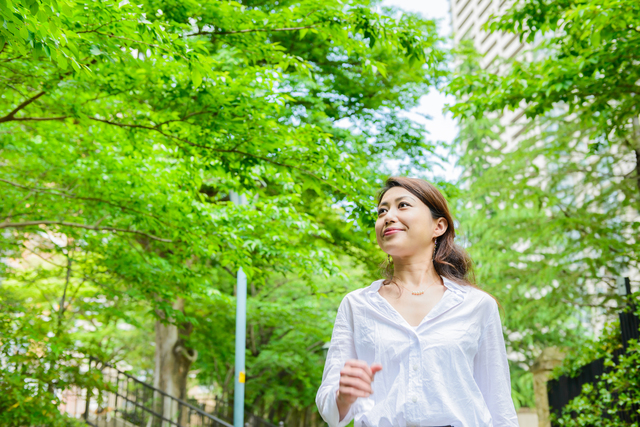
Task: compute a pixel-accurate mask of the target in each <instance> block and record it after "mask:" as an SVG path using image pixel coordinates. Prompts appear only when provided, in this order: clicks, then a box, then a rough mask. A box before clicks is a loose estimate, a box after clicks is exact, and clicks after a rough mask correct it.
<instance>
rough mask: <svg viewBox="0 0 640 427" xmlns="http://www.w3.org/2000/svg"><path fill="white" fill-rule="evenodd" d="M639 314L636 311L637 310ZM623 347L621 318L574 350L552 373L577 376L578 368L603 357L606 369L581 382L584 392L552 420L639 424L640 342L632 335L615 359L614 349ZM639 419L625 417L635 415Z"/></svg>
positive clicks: (579, 424)
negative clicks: (596, 338)
mask: <svg viewBox="0 0 640 427" xmlns="http://www.w3.org/2000/svg"><path fill="white" fill-rule="evenodd" d="M636 314H637V313H636ZM621 348H622V338H621V335H620V323H619V321H615V322H612V323H610V324H608V325H607V327H606V328H605V333H604V334H603V337H602V338H601V339H600V340H599V341H597V342H596V341H594V342H592V343H590V344H589V345H587V346H585V347H583V348H580V349H576V350H574V351H572V352H571V353H570V354H569V355H568V356H567V358H566V359H565V361H564V363H563V364H562V365H561V366H560V367H558V368H557V369H556V370H554V372H553V375H552V377H553V378H557V377H559V376H560V375H568V376H570V377H574V376H576V375H577V374H578V372H579V369H580V368H581V367H582V366H584V365H586V364H588V363H590V362H592V361H594V360H596V359H599V358H604V366H605V369H606V370H607V372H605V373H604V374H602V375H601V376H600V378H599V381H598V382H596V383H593V384H585V385H583V386H582V392H581V393H580V395H578V396H577V397H575V398H574V399H573V400H571V401H570V402H569V404H567V405H566V406H565V407H564V408H562V413H561V414H558V415H552V422H553V423H554V424H555V425H559V426H563V427H565V426H566V427H586V426H594V427H596V426H597V427H622V426H628V427H638V426H639V425H640V421H639V420H640V411H639V409H638V408H640V343H639V342H638V341H637V340H635V339H633V340H630V341H629V343H628V347H627V349H626V351H624V352H623V353H622V354H621V355H620V356H619V357H618V358H617V360H616V357H615V356H614V351H615V350H618V349H621ZM634 418H635V420H636V421H625V419H634Z"/></svg>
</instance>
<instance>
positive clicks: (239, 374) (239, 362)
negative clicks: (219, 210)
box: [229, 191, 247, 427]
mask: <svg viewBox="0 0 640 427" xmlns="http://www.w3.org/2000/svg"><path fill="white" fill-rule="evenodd" d="M229 199H231V202H233V203H235V204H237V205H246V204H247V198H246V197H245V196H244V195H239V194H238V193H236V192H235V191H231V192H230V193H229ZM246 342H247V276H246V275H245V274H244V271H242V267H240V269H239V270H238V276H237V284H236V364H235V375H234V376H235V386H234V392H233V425H234V427H244V382H245V372H244V369H245V367H244V356H245V347H246Z"/></svg>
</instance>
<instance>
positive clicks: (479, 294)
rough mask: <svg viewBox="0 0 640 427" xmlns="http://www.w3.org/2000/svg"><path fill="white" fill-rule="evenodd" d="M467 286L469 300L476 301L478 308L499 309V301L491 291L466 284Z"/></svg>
mask: <svg viewBox="0 0 640 427" xmlns="http://www.w3.org/2000/svg"><path fill="white" fill-rule="evenodd" d="M465 288H466V289H467V299H468V301H469V302H471V303H474V304H475V305H476V306H477V308H479V309H481V310H487V311H493V310H496V311H497V310H498V302H497V301H496V299H495V298H494V297H493V296H492V295H491V294H490V293H488V292H487V291H485V290H483V289H481V288H477V287H475V286H469V285H466V286H465Z"/></svg>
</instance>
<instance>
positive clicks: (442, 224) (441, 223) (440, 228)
mask: <svg viewBox="0 0 640 427" xmlns="http://www.w3.org/2000/svg"><path fill="white" fill-rule="evenodd" d="M447 228H449V223H448V222H447V219H446V218H442V217H440V218H438V221H437V222H436V228H435V230H434V234H436V235H437V236H438V237H440V236H442V235H443V234H444V233H445V232H446V231H447Z"/></svg>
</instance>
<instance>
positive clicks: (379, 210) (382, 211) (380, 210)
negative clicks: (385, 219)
mask: <svg viewBox="0 0 640 427" xmlns="http://www.w3.org/2000/svg"><path fill="white" fill-rule="evenodd" d="M385 211H386V209H378V216H380V215H382V214H383V213H385Z"/></svg>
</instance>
